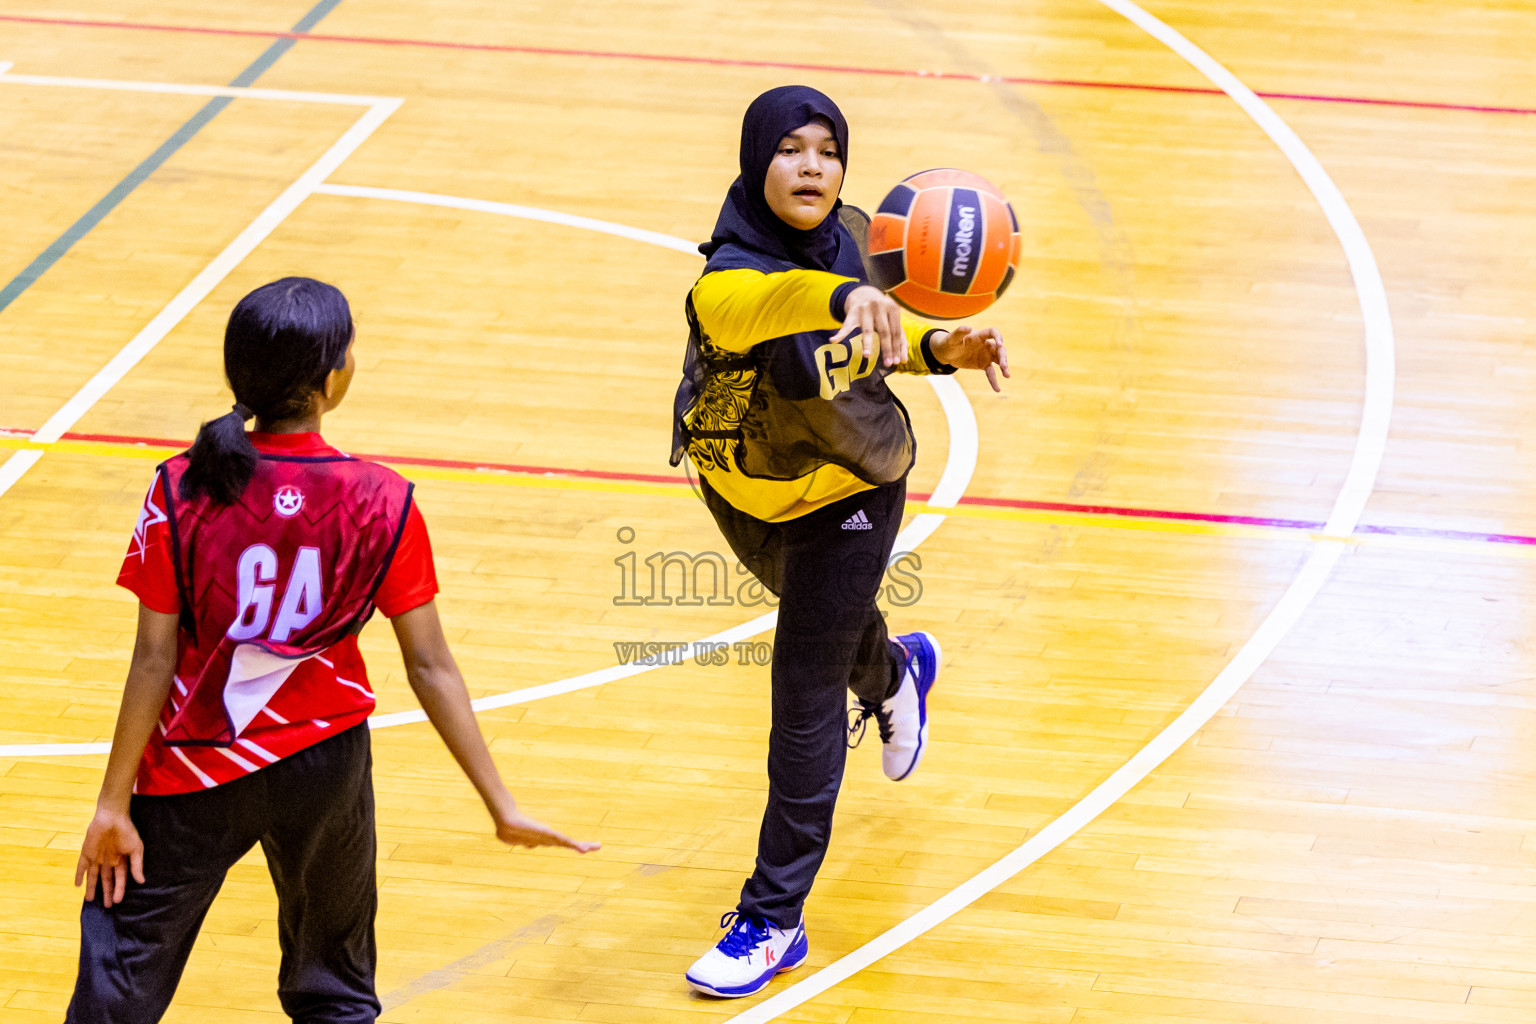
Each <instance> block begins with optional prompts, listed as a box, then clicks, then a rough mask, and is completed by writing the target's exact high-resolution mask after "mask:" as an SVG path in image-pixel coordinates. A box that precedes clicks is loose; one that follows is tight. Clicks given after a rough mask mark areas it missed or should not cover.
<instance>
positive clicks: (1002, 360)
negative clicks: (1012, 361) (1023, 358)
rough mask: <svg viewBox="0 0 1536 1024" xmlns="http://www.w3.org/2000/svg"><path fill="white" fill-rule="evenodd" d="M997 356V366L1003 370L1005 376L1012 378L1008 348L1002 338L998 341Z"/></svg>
mask: <svg viewBox="0 0 1536 1024" xmlns="http://www.w3.org/2000/svg"><path fill="white" fill-rule="evenodd" d="M996 356H997V365H998V366H1001V367H1002V368H1003V376H1004V377H1012V376H1013V374H1011V373H1009V372H1008V346H1007V345H1004V344H1003V339H1002V338H998V339H997V351H996Z"/></svg>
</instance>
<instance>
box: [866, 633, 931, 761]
mask: <svg viewBox="0 0 1536 1024" xmlns="http://www.w3.org/2000/svg"><path fill="white" fill-rule="evenodd" d="M896 642H897V643H899V644H901V646H903V647H905V648H906V649H907V667H906V670H905V671H903V672H902V674H901V685H900V686H898V687H897V689H896V693H895V694H894V695H892V696H890V697H888V698H886V699H885V701H883V702H882V703H880V704H873V703H871V702H869V701H865V700H860V701H859V702H858V704H859V708H858V710H857V711H856V712H855V714H856V715H857V716H858V717H857V719H855V721H854V722H853V723H852V724H851V725H849V727H848V745H849V746H850V747H856V746H858V745H859V741H860V740H862V739H863V738H864V728H865V725H866V723H867V721H868V720H869V719H871V718H873V719H874V720H875V724H876V725H878V726H879V728H880V745H881V748H882V749H881V752H880V767H881V768H883V769H884V770H885V777H886V778H888V779H892V780H894V781H896V782H900V781H901V780H902V779H904V778H906V777H907V776H908V775H911V774H912V773H913V772H914V771H916V770H917V765H918V762H920V761H922V759H923V750H924V748H925V747H927V745H928V691H929V690H932V689H933V684H934V682H935V680H937V679H938V677H939V663H940V662H941V661H942V660H943V657H944V652H943V651H941V650H940V649H939V642H938V640H936V639H934V636H933V634H932V633H927V632H922V631H919V632H916V633H906V634H903V635H902V636H898V637H897V638H896Z"/></svg>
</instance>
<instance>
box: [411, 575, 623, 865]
mask: <svg viewBox="0 0 1536 1024" xmlns="http://www.w3.org/2000/svg"><path fill="white" fill-rule="evenodd" d="M390 624H391V625H393V626H394V627H395V638H396V639H397V640H399V641H400V654H401V656H402V657H403V658H404V659H405V673H406V676H407V678H409V679H410V681H411V689H412V690H414V691H415V692H416V699H417V700H419V701H421V707H422V710H424V711H426V713H427V719H428V720H429V721H430V722H431V723H432V727H433V728H434V729H436V730H437V734H438V735H439V736H441V737H442V738H443V742H444V743H445V744H447V746H448V751H449V753H451V754H452V755H453V759H454V760H455V761H457V762H459V767H460V768H462V769H464V774H465V775H467V776H468V777H469V781H470V783H471V784H473V785H474V787H475V791H476V792H478V793H479V794H480V799H482V800H484V801H485V807H486V810H488V811H490V812H491V819H492V820H493V821H495V822H496V835H497V838H499V839H500V840H501V841H502V842H504V843H508V844H510V845H512V846H564V847H566V848H567V849H571V850H575V851H576V852H577V853H589V852H591V851H592V850H596V849H599V848H601V846H602V844H601V843H594V842H582V841H580V840H576V839H571V838H570V837H568V836H565V835H563V834H561V833H559V832H557V831H555V830H554V829H552V828H550V827H549V826H548V825H545V824H544V823H543V822H541V821H538V820H537V819H535V818H531V817H529V816H528V815H526V814H524V813H523V812H522V811H520V810H518V807H517V801H516V800H514V799H513V798H512V794H511V793H509V792H508V791H507V787H506V785H505V784H504V783H503V782H502V781H501V774H500V773H499V772H498V771H497V770H496V764H495V762H494V761H493V760H492V759H491V752H490V750H489V749H488V748H487V747H486V745H485V737H484V736H482V735H480V724H479V723H478V722H476V721H475V712H474V709H473V708H471V707H470V706H469V690H468V688H467V687H465V685H464V677H463V676H462V675H461V674H460V673H459V666H458V663H457V662H455V661H454V660H453V652H452V651H450V650H449V649H448V638H447V637H445V636H443V625H442V622H441V621H440V620H439V619H438V617H437V603H436V602H435V601H428V602H427V603H426V604H424V605H421V606H419V607H417V608H412V609H411V610H410V611H408V612H406V613H404V614H403V615H397V616H395V617H394V618H393V619H391V620H390Z"/></svg>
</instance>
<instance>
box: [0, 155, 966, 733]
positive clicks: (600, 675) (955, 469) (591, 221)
mask: <svg viewBox="0 0 1536 1024" xmlns="http://www.w3.org/2000/svg"><path fill="white" fill-rule="evenodd" d="M310 191H311V192H312V193H323V194H326V195H335V196H350V197H355V198H363V199H386V200H390V201H393V202H402V203H416V204H420V205H424V206H439V207H447V208H450V209H458V210H473V211H476V212H480V213H495V214H501V215H503V216H507V217H517V218H521V219H523V220H534V221H541V222H543V223H546V224H562V225H565V226H567V227H574V228H582V229H585V230H587V231H597V232H601V233H603V234H608V235H617V236H619V237H621V238H629V239H633V240H635V241H638V242H646V243H648V244H651V245H658V246H661V247H662V248H665V249H672V250H675V251H677V252H685V253H688V254H689V255H692V256H698V255H699V248H698V245H697V243H694V242H690V241H688V240H687V239H683V238H678V237H677V236H675V235H665V234H662V233H660V232H657V231H646V230H644V229H642V228H633V227H630V226H628V225H627V224H618V223H615V222H613V221H606V220H597V219H595V218H592V217H582V216H578V215H576V214H570V213H561V212H559V211H557V210H542V209H539V208H537V207H532V206H518V205H515V204H513V203H498V202H492V201H490V200H486V199H470V198H466V197H463V196H448V195H441V194H438V193H435V192H412V191H408V190H405V189H393V188H371V187H367V186H361V185H324V184H322V185H317V186H315V187H313V188H312V189H311V190H310ZM125 372H126V371H125ZM926 380H927V381H928V383H929V384H931V385H932V386H933V390H934V393H935V394H936V395H937V396H938V399H939V404H940V406H942V408H943V410H944V418H945V421H946V423H947V424H948V426H949V455H948V457H947V459H946V461H945V463H944V471H943V473H941V474H940V476H939V482H938V484H937V485H936V486H935V487H934V489H933V494H932V495H930V496H929V498H928V501H927V505H928V507H930V508H953V507H954V506H955V505H956V504H957V503H958V502H959V501H960V498H961V496H962V495H964V494H965V488H966V486H967V485H969V484H970V482H971V477H972V475H973V474H974V473H975V472H976V457H977V453H978V450H979V447H980V444H979V433H978V430H977V426H976V414H975V411H974V410H973V409H972V408H971V403H970V401H969V400H968V399H967V398H966V397H965V391H964V390H962V389H961V387H960V385H959V384H957V383H956V382H955V381H954V380H953V379H952V378H950V377H936V376H929V377H927V378H926ZM97 397H99V396H97ZM76 418H78V417H76ZM51 422H52V421H51V420H50V423H51ZM45 429H46V428H45ZM38 433H39V434H41V433H42V431H41V430H40V431H38ZM50 440H57V438H56V437H55V438H50ZM42 455H43V453H42V451H41V450H40V449H31V450H24V451H18V452H16V453H15V455H13V456H12V457H11V458H12V461H15V460H16V459H18V458H19V457H22V456H27V457H30V458H31V461H32V462H36V461H37V460H38V459H40V458H42ZM945 518H946V517H945V516H944V515H943V514H942V513H938V512H923V513H920V514H918V515H916V516H914V517H913V518H912V521H911V522H910V523H908V524H907V525H906V526H905V527H904V528H903V529H902V531H901V532H900V533H899V534H897V535H896V550H897V551H899V552H907V551H913V550H915V549H916V548H917V546H918V545H919V544H921V543H922V542H923V541H925V540H927V539H928V538H929V537H930V536H932V535H933V531H934V530H937V529H938V528H939V524H940V523H942V522H944V519H945ZM778 615H779V613H778V612H777V611H771V612H766V613H764V614H762V615H759V616H758V617H757V618H755V619H749V620H748V621H746V622H743V623H741V624H740V625H737V626H732V627H730V628H729V629H724V630H721V631H720V632H718V633H712V634H710V635H709V636H706V637H703V638H701V639H699V640H695V641H693V642H692V643H690V644H689V645H687V646H688V649H689V650H690V651H697V650H700V645H704V644H733V643H735V642H737V641H738V640H745V639H746V638H748V637H751V636H756V635H757V634H758V633H761V632H764V631H765V630H768V629H771V628H773V624H774V623H775V622H777V621H778ZM666 664H667V662H665V661H660V660H658V662H657V663H656V664H653V665H644V664H629V665H613V666H610V667H608V668H603V669H598V670H596V671H593V672H587V673H584V674H582V675H579V676H572V677H571V678H569V679H559V680H555V681H554V682H549V683H542V684H540V685H538V686H529V687H524V688H523V689H520V690H511V691H509V692H507V693H498V694H492V695H490V696H486V697H480V698H478V699H476V700H473V701H471V702H470V705H471V706H472V707H473V708H474V709H475V710H476V711H489V710H491V709H493V708H504V707H508V706H511V705H513V704H526V703H528V702H529V701H535V700H539V699H541V698H544V697H554V696H557V695H559V694H562V693H572V692H574V691H576V690H585V689H588V688H590V687H593V686H602V685H603V684H605V683H612V682H617V681H618V680H620V679H627V678H629V677H630V676H636V675H639V674H641V673H642V672H649V671H651V670H653V669H657V668H662V667H664V666H665V665H666ZM426 720H427V715H426V712H424V711H422V710H420V709H419V708H418V709H415V710H410V711H396V712H393V713H391V714H387V715H373V716H371V717H370V718H369V719H368V725H369V727H370V728H373V729H387V728H389V727H391V726H395V725H409V724H412V723H415V722H425V721H426ZM111 749H112V744H111V743H109V742H108V743H17V744H10V745H4V746H0V757H15V758H21V757H55V756H59V755H63V754H104V753H107V752H109V751H110V750H111Z"/></svg>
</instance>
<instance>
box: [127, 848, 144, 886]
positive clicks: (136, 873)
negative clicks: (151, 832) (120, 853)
mask: <svg viewBox="0 0 1536 1024" xmlns="http://www.w3.org/2000/svg"><path fill="white" fill-rule="evenodd" d="M128 863H129V865H130V866H131V867H132V869H133V880H134V881H135V882H138V883H139V884H140V885H143V884H144V844H143V843H140V844H139V845H138V848H137V849H135V850H134V851H133V852H132V853H130V854H129V855H128Z"/></svg>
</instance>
